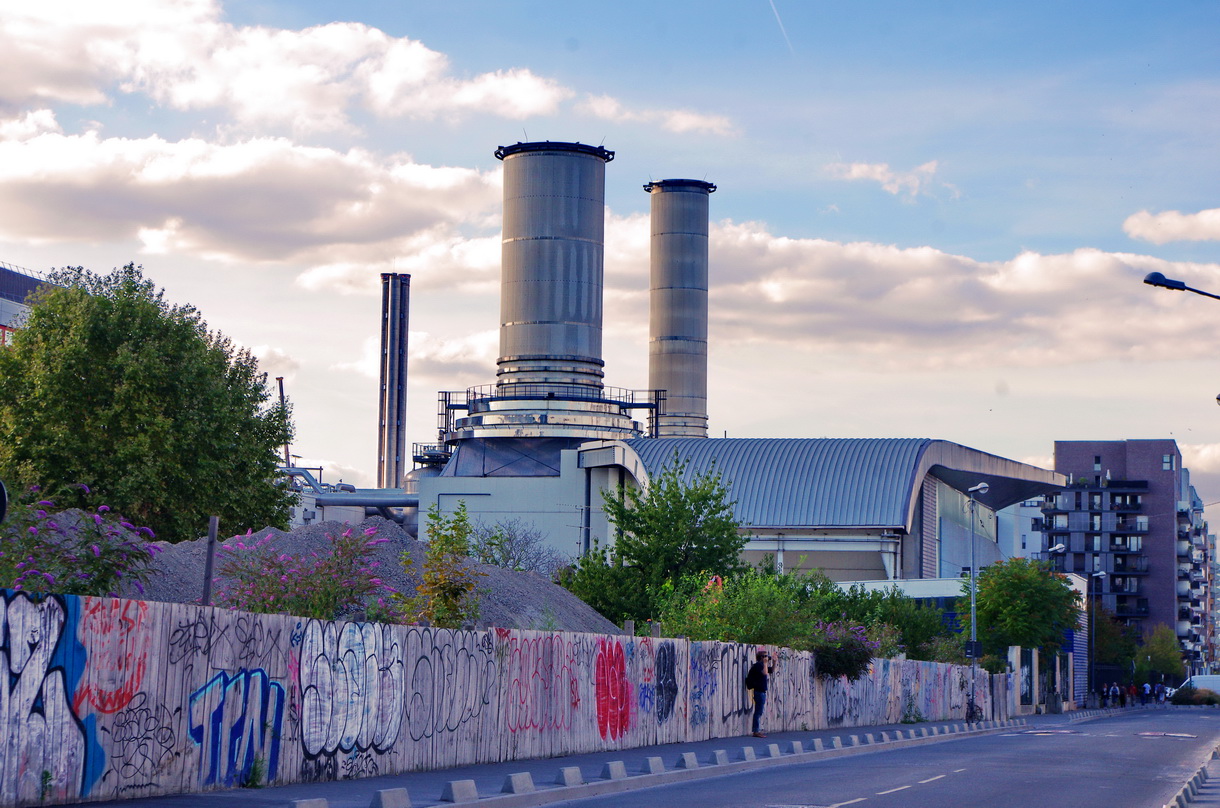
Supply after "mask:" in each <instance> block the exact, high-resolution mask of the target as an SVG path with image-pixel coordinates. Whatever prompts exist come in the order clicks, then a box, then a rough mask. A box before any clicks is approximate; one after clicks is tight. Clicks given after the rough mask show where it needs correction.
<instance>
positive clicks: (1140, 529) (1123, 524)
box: [1111, 519, 1148, 533]
mask: <svg viewBox="0 0 1220 808" xmlns="http://www.w3.org/2000/svg"><path fill="white" fill-rule="evenodd" d="M1111 532H1112V533H1147V532H1148V520H1147V519H1117V520H1115V522H1114V530H1113V531H1111Z"/></svg>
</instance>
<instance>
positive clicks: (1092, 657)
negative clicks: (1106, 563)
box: [1089, 570, 1106, 696]
mask: <svg viewBox="0 0 1220 808" xmlns="http://www.w3.org/2000/svg"><path fill="white" fill-rule="evenodd" d="M1105 577H1106V571H1105V570H1102V571H1100V572H1095V573H1093V574H1092V575H1090V576H1089V594H1090V595H1092V596H1093V602H1092V604H1089V695H1090V696H1092V695H1093V692H1094V691H1095V690H1096V689H1097V673H1096V668H1095V667H1094V665H1095V664H1096V661H1097V654H1096V651H1097V601H1098V600H1099V598H1098V595H1100V594H1101V593H1100V592H1096V593H1095V592H1093V579H1095V578H1096V579H1097V585H1098V586H1101V584H1102V580H1103V579H1104V578H1105Z"/></svg>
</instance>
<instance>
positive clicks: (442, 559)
mask: <svg viewBox="0 0 1220 808" xmlns="http://www.w3.org/2000/svg"><path fill="white" fill-rule="evenodd" d="M472 532H473V528H472V527H471V525H470V517H469V515H468V514H467V513H466V503H465V501H462V502H459V503H458V507H457V510H456V511H454V512H453V515H452V516H445V515H443V514H442V513H441V509H440V506H439V505H433V506H432V507H431V508H429V509H428V549H427V550H426V551H425V553H424V570H423V576H422V577H423V581H422V582H421V583H420V584H419V586H418V587H416V590H415V592H416V594H415V596H414V597H407V596H404V595H401V594H398V593H395V594H394V595H392V596H391V598H392V599H393V601H394V602H396V603H397V604H398V605H399V606H400V607H401V609H402V615H403V617H405V619H406V620H408V621H411V622H414V621H419V620H425V621H427V622H428V624H429V625H433V626H437V627H439V628H462V627H463V626H465V625H467V624H473V623H474V622H475V621H476V620H478V619H479V596H478V592H477V585H478V579H479V578H480V577H482V576H483V573H482V572H479V571H478V570H476V569H474V568H473V567H472V566H471V565H470V563H469V561H468V560H467V556H469V555H470V536H471V533H472ZM402 562H403V566H404V567H409V566H410V565H411V564H412V563H413V559H412V558H411V554H410V553H406V552H404V553H403V554H402Z"/></svg>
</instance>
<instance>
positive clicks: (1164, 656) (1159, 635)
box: [1136, 623, 1186, 684]
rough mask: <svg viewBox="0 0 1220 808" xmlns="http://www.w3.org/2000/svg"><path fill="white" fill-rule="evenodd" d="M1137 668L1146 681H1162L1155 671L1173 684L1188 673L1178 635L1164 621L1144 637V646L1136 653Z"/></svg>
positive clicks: (1138, 673)
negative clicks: (1183, 661) (1155, 674)
mask: <svg viewBox="0 0 1220 808" xmlns="http://www.w3.org/2000/svg"><path fill="white" fill-rule="evenodd" d="M1136 668H1137V669H1138V670H1137V675H1138V677H1139V678H1141V679H1143V680H1145V681H1149V680H1151V681H1160V679H1159V677H1155V676H1153V672H1156V673H1159V674H1161V675H1162V676H1164V677H1165V679H1166V680H1168V681H1169V682H1170V683H1171V684H1177V683H1178V682H1179V681H1181V679H1182V677H1183V676H1184V675H1185V674H1186V668H1185V666H1184V665H1183V664H1182V649H1181V648H1180V647H1179V646H1178V635H1177V634H1175V633H1174V630H1173V629H1172V628H1170V627H1169V626H1167V625H1165V624H1164V623H1159V624H1157V626H1156V627H1155V628H1153V629H1152V631H1151V632H1149V633H1148V635H1147V636H1146V637H1145V638H1144V647H1143V648H1141V649H1139V651H1138V652H1137V655H1136Z"/></svg>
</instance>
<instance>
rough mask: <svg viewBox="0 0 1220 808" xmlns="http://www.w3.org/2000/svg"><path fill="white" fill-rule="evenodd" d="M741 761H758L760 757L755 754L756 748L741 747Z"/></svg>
mask: <svg viewBox="0 0 1220 808" xmlns="http://www.w3.org/2000/svg"><path fill="white" fill-rule="evenodd" d="M741 759H742V760H758V756H757V755H755V754H754V747H752V746H743V747H741Z"/></svg>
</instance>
